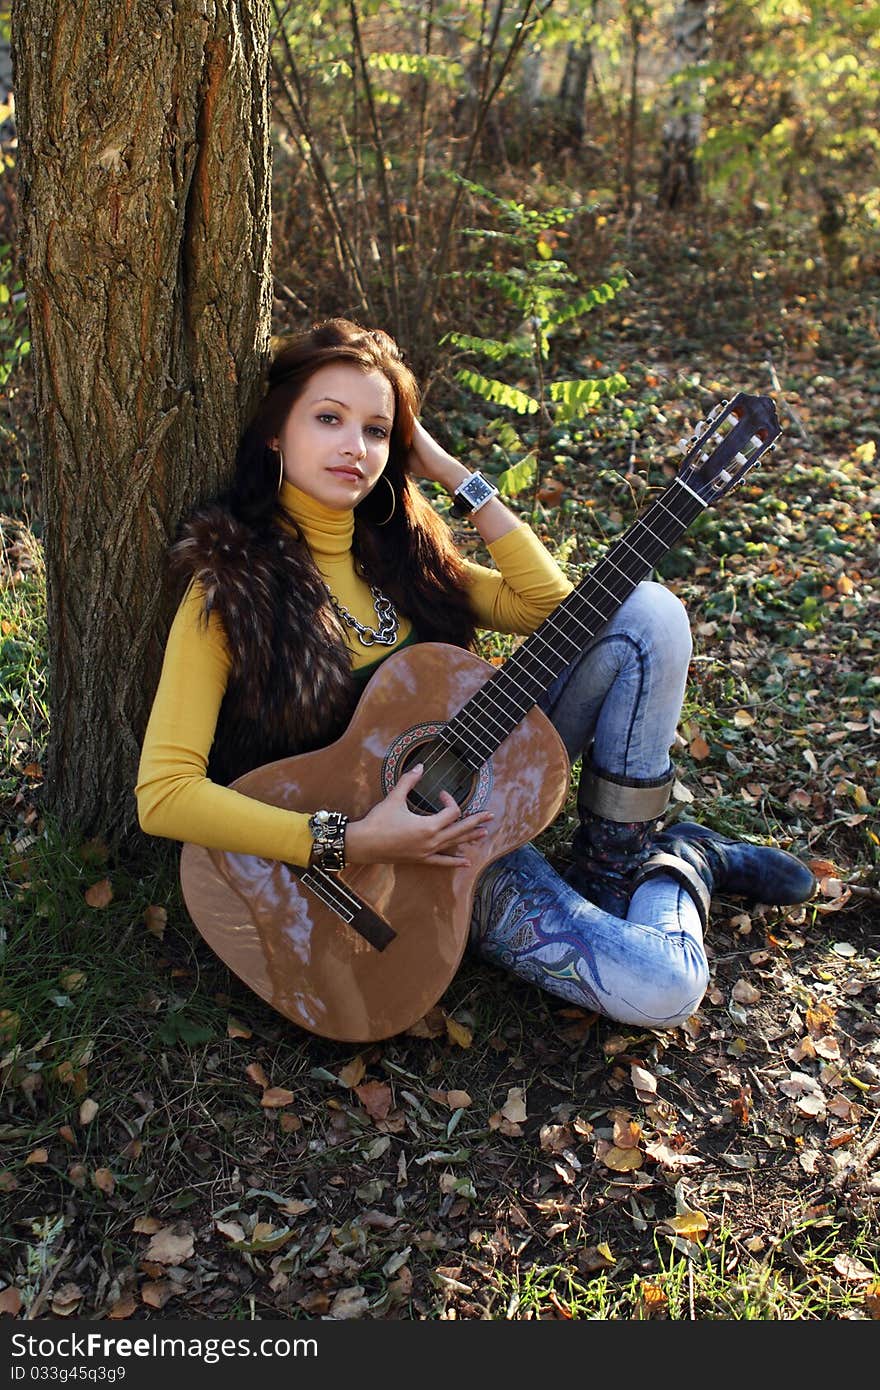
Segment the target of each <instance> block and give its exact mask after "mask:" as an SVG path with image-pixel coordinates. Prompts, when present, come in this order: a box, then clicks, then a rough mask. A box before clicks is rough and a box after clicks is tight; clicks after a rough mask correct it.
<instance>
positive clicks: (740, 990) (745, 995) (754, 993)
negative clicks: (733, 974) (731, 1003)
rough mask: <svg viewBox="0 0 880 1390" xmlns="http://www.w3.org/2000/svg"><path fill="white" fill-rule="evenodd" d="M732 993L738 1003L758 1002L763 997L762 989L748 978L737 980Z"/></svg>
mask: <svg viewBox="0 0 880 1390" xmlns="http://www.w3.org/2000/svg"><path fill="white" fill-rule="evenodd" d="M731 994H732V995H733V998H734V999H735V1000H736V1002H737V1003H738V1004H756V1003H757V1002H758V1000H759V999H760V998H761V991H760V990H759V989H755V986H754V985H753V984H750V982H749V981H748V980H746V979H742V980H737V982H736V984H735V985H734V987H733V989H732V990H731Z"/></svg>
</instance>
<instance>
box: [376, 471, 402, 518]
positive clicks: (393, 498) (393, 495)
mask: <svg viewBox="0 0 880 1390" xmlns="http://www.w3.org/2000/svg"><path fill="white" fill-rule="evenodd" d="M380 477H381V480H382V481H383V482H386V483H387V484H388V486H389V487H390V488H391V511H390V512H389V513H388V515H387V516H386V518H385V520H384V521H374V522H373V525H374V526H387V525H388V523H389V521H390V520H391V518H392V517H393V515H394V509H395V507H396V506H397V493H396V492H395V491H394V484H393V483H392V481H391V479H390V478H389V477H388V475H387V473H382V474H381V475H380Z"/></svg>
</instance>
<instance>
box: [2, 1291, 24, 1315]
mask: <svg viewBox="0 0 880 1390" xmlns="http://www.w3.org/2000/svg"><path fill="white" fill-rule="evenodd" d="M23 1306H24V1299H23V1298H22V1296H21V1294H20V1293H19V1291H18V1289H14V1288H11V1287H10V1288H8V1289H2V1290H0V1316H2V1315H3V1314H5V1315H6V1317H8V1318H17V1317H18V1315H19V1313H20V1312H21V1310H22V1307H23Z"/></svg>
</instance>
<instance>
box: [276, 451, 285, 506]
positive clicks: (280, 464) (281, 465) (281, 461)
mask: <svg viewBox="0 0 880 1390" xmlns="http://www.w3.org/2000/svg"><path fill="white" fill-rule="evenodd" d="M276 453H277V454H278V486H277V488H276V489H275V493H276V496H280V494H281V484H282V483H283V482H284V455H283V454H282V452H281V450H280V449H276Z"/></svg>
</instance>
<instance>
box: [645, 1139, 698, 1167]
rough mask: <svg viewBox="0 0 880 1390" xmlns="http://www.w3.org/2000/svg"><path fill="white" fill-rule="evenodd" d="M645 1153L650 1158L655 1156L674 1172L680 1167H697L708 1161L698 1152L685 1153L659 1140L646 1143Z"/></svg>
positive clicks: (662, 1165) (663, 1165) (656, 1159)
mask: <svg viewBox="0 0 880 1390" xmlns="http://www.w3.org/2000/svg"><path fill="white" fill-rule="evenodd" d="M645 1153H646V1154H647V1156H648V1157H649V1158H653V1159H654V1160H655V1161H656V1162H657V1163H659V1164H660V1166H661V1167H662V1168H669V1169H670V1170H671V1171H672V1172H676V1171H677V1169H679V1168H695V1167H696V1166H697V1165H698V1164H700V1163H705V1161H706V1160H705V1159H703V1158H699V1157H698V1156H697V1155H696V1154H688V1153H683V1152H682V1150H681V1149H673V1148H672V1147H671V1146H670V1145H669V1144H663V1143H661V1142H660V1141H659V1140H654V1141H652V1142H651V1143H649V1144H646V1145H645Z"/></svg>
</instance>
